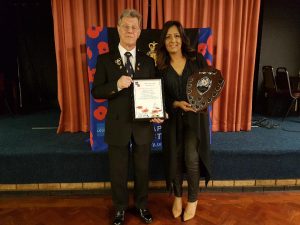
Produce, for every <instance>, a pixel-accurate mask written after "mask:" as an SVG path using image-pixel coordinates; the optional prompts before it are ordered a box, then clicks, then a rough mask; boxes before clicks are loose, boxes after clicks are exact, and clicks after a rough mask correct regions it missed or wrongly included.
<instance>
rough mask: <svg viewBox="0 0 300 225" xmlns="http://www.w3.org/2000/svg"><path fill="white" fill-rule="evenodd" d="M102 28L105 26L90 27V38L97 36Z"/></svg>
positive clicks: (88, 31) (88, 32)
mask: <svg viewBox="0 0 300 225" xmlns="http://www.w3.org/2000/svg"><path fill="white" fill-rule="evenodd" d="M102 30H103V27H90V28H88V30H87V35H88V36H89V37H90V38H97V37H98V36H99V34H100V32H101V31H102Z"/></svg>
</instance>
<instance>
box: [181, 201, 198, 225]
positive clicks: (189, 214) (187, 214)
mask: <svg viewBox="0 0 300 225" xmlns="http://www.w3.org/2000/svg"><path fill="white" fill-rule="evenodd" d="M197 204H198V201H194V202H188V203H187V206H186V208H185V210H184V214H183V221H187V220H190V219H192V218H194V216H195V214H196V209H197Z"/></svg>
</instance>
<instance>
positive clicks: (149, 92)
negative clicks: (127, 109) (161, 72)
mask: <svg viewBox="0 0 300 225" xmlns="http://www.w3.org/2000/svg"><path fill="white" fill-rule="evenodd" d="M132 96H133V120H138V121H140V120H142V121H147V120H148V121H149V120H151V119H154V118H159V119H165V117H166V111H165V102H164V91H163V80H162V79H161V78H143V79H133V94H132Z"/></svg>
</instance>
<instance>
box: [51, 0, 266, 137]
mask: <svg viewBox="0 0 300 225" xmlns="http://www.w3.org/2000/svg"><path fill="white" fill-rule="evenodd" d="M149 3H150V4H151V10H150V14H151V15H148V5H149ZM125 8H135V9H137V10H138V11H140V12H141V14H142V16H143V28H147V21H148V17H149V16H151V28H162V25H163V23H164V22H165V21H168V20H179V21H180V22H181V23H182V24H183V25H184V26H185V27H186V28H199V27H211V28H212V31H213V37H214V40H213V46H214V48H213V54H214V56H213V58H214V63H213V64H214V65H215V67H216V68H218V69H220V70H221V71H222V74H223V76H224V78H225V80H226V84H225V87H224V90H223V92H222V95H221V97H220V98H219V99H218V100H217V101H216V102H215V103H214V105H213V115H212V118H213V120H212V122H213V131H240V130H250V129H251V118H252V92H253V78H254V64H255V54H256V41H257V32H258V19H259V8H260V0H243V1H236V0H188V1H185V0H149V1H148V0H140V1H138V0H135V1H134V0H127V1H125V0H124V1H117V0H115V1H110V0H64V1H61V0H52V11H53V19H54V36H55V47H56V58H57V67H58V68H57V71H58V99H59V103H60V107H61V116H60V123H59V128H58V132H63V131H71V132H76V131H88V130H89V87H88V80H87V65H86V49H85V33H86V30H87V28H88V27H89V26H92V25H97V26H108V27H114V26H116V24H117V19H118V15H119V14H120V12H121V11H122V10H123V9H125Z"/></svg>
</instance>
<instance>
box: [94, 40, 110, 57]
mask: <svg viewBox="0 0 300 225" xmlns="http://www.w3.org/2000/svg"><path fill="white" fill-rule="evenodd" d="M97 48H98V51H99V54H103V53H106V52H108V50H109V49H108V44H107V42H104V41H101V42H99V43H98V45H97Z"/></svg>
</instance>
